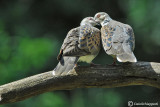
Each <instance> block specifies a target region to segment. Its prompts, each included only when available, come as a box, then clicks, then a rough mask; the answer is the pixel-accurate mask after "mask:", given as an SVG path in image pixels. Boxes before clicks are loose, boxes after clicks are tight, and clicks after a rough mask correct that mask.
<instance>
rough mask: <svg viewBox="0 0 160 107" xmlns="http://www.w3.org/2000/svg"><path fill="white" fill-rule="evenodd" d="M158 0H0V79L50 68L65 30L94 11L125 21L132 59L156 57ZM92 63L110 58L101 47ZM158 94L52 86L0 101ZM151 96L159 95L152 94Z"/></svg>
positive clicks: (93, 103)
mask: <svg viewBox="0 0 160 107" xmlns="http://www.w3.org/2000/svg"><path fill="white" fill-rule="evenodd" d="M159 5H160V1H158V0H121V1H118V0H114V1H113V0H112V1H111V0H110V1H109V0H108V1H107V0H105V1H100V0H94V1H93V0H92V1H91V0H89V1H86V0H84V1H83V0H70V1H68V0H45V1H44V0H19V1H10V2H7V1H6V0H1V1H0V85H2V84H5V83H8V82H11V81H15V80H18V79H21V78H25V77H27V76H30V75H34V74H38V73H41V72H45V71H47V70H52V69H54V67H55V66H56V64H57V62H58V61H57V60H56V56H57V54H58V51H59V49H60V46H61V44H62V42H63V39H64V38H65V36H66V34H67V32H68V31H69V30H70V29H71V28H74V27H77V26H79V23H80V21H81V20H82V18H84V17H86V16H93V15H94V14H95V13H96V12H98V11H105V12H107V13H108V14H109V15H110V16H111V17H112V18H113V19H115V20H118V21H121V22H123V23H128V24H130V25H131V26H132V27H133V30H134V33H135V37H136V48H135V55H136V57H137V59H138V60H143V61H155V62H160V42H159V41H160V30H159V28H160V20H159V19H160V15H159V13H160V6H159ZM94 62H95V63H100V64H107V63H112V58H111V57H110V56H107V55H106V54H105V53H104V51H103V49H101V52H100V54H99V55H98V57H97V58H96V59H95V60H94ZM157 95H160V93H159V91H157V90H156V89H155V88H150V87H144V86H142V87H136V86H134V87H123V88H115V89H95V88H94V89H76V90H72V91H56V92H54V93H52V92H50V93H45V94H42V95H38V96H36V97H32V98H30V99H27V100H24V101H21V102H17V103H13V104H7V105H3V106H2V107H22V106H24V107H124V106H126V105H127V103H128V101H132V100H134V101H137V102H138V101H144V102H146V101H150V102H152V101H153V99H154V98H155V96H157ZM156 98H157V99H158V98H159V97H156Z"/></svg>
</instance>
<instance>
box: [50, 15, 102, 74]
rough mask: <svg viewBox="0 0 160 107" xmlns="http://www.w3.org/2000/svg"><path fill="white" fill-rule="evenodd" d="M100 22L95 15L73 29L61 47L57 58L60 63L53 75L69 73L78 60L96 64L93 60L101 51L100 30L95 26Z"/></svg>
mask: <svg viewBox="0 0 160 107" xmlns="http://www.w3.org/2000/svg"><path fill="white" fill-rule="evenodd" d="M96 25H98V23H97V22H96V21H95V20H94V18H93V17H86V18H84V19H83V20H82V21H81V23H80V26H79V27H76V28H73V29H71V30H70V31H69V32H68V34H67V36H66V38H65V39H64V42H63V44H62V46H61V48H60V52H59V55H58V56H57V60H58V61H59V63H58V64H57V66H56V68H55V69H54V70H53V72H52V74H53V75H67V74H68V73H69V72H70V71H71V70H72V69H73V68H74V67H75V66H77V62H86V63H89V64H91V65H94V63H93V62H92V60H93V59H94V58H95V57H96V56H97V55H98V53H99V51H100V43H101V39H100V30H99V29H98V28H96V27H94V26H96Z"/></svg>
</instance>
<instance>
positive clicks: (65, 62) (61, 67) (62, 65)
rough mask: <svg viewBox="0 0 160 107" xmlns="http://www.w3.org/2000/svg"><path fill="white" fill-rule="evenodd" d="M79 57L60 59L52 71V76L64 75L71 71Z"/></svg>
mask: <svg viewBox="0 0 160 107" xmlns="http://www.w3.org/2000/svg"><path fill="white" fill-rule="evenodd" d="M78 59H79V57H67V56H65V57H62V58H61V60H60V61H59V63H58V65H57V66H56V68H55V69H54V70H53V71H52V74H53V75H65V74H68V73H69V71H70V70H72V69H73V68H74V66H75V64H76V63H77V61H78Z"/></svg>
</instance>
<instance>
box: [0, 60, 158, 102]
mask: <svg viewBox="0 0 160 107" xmlns="http://www.w3.org/2000/svg"><path fill="white" fill-rule="evenodd" d="M130 85H148V86H153V87H156V88H160V63H153V62H151V63H150V62H138V63H124V64H122V65H118V66H106V67H104V66H97V67H86V66H85V67H84V66H81V67H77V68H75V69H74V70H73V71H71V72H70V74H68V75H61V76H54V75H52V72H51V71H49V72H45V73H42V74H38V75H34V76H31V77H28V78H25V79H22V80H18V81H15V82H12V83H8V84H5V85H2V86H0V104H5V103H11V102H17V101H21V100H24V99H26V98H29V97H31V96H34V95H37V94H41V93H44V92H48V91H53V90H67V89H74V88H91V87H98V88H113V87H123V86H130Z"/></svg>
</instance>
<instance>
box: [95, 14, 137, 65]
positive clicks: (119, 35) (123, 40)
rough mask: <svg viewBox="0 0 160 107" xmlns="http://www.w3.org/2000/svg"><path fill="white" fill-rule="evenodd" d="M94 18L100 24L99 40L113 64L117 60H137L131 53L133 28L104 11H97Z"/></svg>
mask: <svg viewBox="0 0 160 107" xmlns="http://www.w3.org/2000/svg"><path fill="white" fill-rule="evenodd" d="M94 19H95V21H96V22H98V23H99V24H101V26H102V28H101V40H102V45H103V48H104V50H105V52H106V53H107V54H108V55H111V56H112V57H113V64H112V65H116V61H117V60H118V61H119V62H137V59H136V57H135V55H134V53H133V50H134V48H135V37H134V32H133V29H132V27H131V26H130V25H128V24H123V23H121V22H118V21H116V20H113V19H111V17H110V16H109V15H108V14H107V13H105V12H98V13H97V14H95V16H94Z"/></svg>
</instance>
